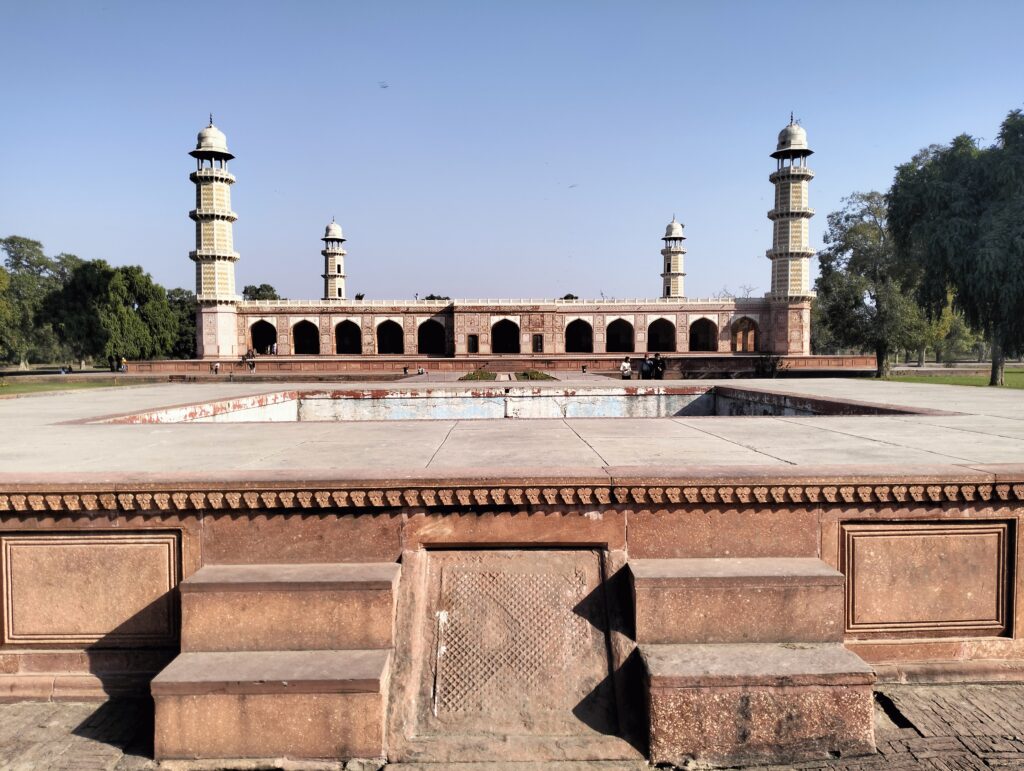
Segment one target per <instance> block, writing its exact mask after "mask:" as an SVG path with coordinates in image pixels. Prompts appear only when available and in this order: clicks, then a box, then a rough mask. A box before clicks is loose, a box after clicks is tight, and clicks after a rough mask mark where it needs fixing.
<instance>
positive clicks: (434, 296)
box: [423, 293, 452, 300]
mask: <svg viewBox="0 0 1024 771" xmlns="http://www.w3.org/2000/svg"><path fill="white" fill-rule="evenodd" d="M423 299H424V300H450V299H452V298H451V297H448V296H447V295H442V294H433V293H431V294H428V295H427V296H426V297H424V298H423Z"/></svg>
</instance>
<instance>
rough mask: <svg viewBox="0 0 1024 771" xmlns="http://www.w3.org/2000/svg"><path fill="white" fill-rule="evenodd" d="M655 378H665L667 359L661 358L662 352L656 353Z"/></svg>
mask: <svg viewBox="0 0 1024 771" xmlns="http://www.w3.org/2000/svg"><path fill="white" fill-rule="evenodd" d="M654 379H655V380H664V379H665V360H664V359H663V358H661V354H660V353H656V354H654Z"/></svg>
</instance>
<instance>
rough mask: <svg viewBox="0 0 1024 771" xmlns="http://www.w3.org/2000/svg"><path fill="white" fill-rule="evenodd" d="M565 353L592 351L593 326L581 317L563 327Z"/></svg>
mask: <svg viewBox="0 0 1024 771" xmlns="http://www.w3.org/2000/svg"><path fill="white" fill-rule="evenodd" d="M565 352H566V353H593V352H594V328H593V327H592V326H590V324H588V323H587V322H585V321H584V320H583V319H576V320H575V321H570V322H569V325H568V326H567V327H566V328H565Z"/></svg>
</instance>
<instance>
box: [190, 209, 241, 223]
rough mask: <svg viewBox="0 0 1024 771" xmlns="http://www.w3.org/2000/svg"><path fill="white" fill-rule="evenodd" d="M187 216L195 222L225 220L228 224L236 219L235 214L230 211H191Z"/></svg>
mask: <svg viewBox="0 0 1024 771" xmlns="http://www.w3.org/2000/svg"><path fill="white" fill-rule="evenodd" d="M188 216H189V217H191V218H192V219H194V220H196V221H197V222H198V221H199V220H227V221H228V222H234V221H235V220H237V219H238V215H237V214H235V213H234V212H233V211H231V209H193V210H192V211H190V212H189V213H188Z"/></svg>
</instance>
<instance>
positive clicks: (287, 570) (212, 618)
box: [181, 563, 401, 651]
mask: <svg viewBox="0 0 1024 771" xmlns="http://www.w3.org/2000/svg"><path fill="white" fill-rule="evenodd" d="M400 572H401V571H400V567H399V565H397V564H394V563H354V564H344V563H339V564H326V565H325V564H305V565H210V566H207V567H204V568H202V569H201V570H200V571H199V572H197V573H195V574H194V575H193V576H191V577H190V578H188V579H186V580H185V581H184V582H183V583H182V585H181V605H182V633H181V645H182V650H184V651H260V650H262V651H288V650H348V649H369V648H390V647H391V646H392V645H393V634H394V615H395V614H394V602H395V601H394V598H395V593H394V588H395V587H396V586H397V583H398V576H399V574H400Z"/></svg>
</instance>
